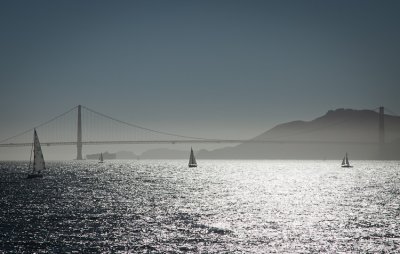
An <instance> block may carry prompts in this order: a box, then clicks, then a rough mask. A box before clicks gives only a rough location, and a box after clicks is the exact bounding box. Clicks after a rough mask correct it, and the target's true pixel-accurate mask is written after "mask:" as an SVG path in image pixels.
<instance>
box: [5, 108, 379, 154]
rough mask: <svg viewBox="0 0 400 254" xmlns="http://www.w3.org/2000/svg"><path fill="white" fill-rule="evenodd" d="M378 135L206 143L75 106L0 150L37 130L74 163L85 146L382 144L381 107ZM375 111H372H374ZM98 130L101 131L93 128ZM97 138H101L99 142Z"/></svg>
mask: <svg viewBox="0 0 400 254" xmlns="http://www.w3.org/2000/svg"><path fill="white" fill-rule="evenodd" d="M377 109H379V119H378V121H377V122H378V125H379V132H378V137H379V138H378V139H377V142H351V141H301V140H287V139H275V140H271V139H268V140H260V139H209V138H202V137H194V136H186V135H180V134H176V133H170V132H164V131H160V130H154V129H150V128H146V127H143V126H139V125H136V124H132V123H129V122H125V121H121V120H119V119H116V118H114V117H111V116H108V115H105V114H103V113H100V112H97V111H95V110H93V109H90V108H88V107H85V106H82V105H78V106H76V107H74V108H72V109H70V110H68V111H66V112H64V113H62V114H60V115H58V116H56V117H54V118H52V119H50V120H48V121H46V122H44V123H42V124H40V125H37V126H36V127H33V128H31V129H29V130H26V131H24V132H21V133H19V134H17V135H14V136H12V137H9V138H7V139H4V140H1V141H0V147H23V146H31V145H32V140H31V139H32V131H33V129H35V128H36V129H37V130H38V132H39V135H40V140H41V144H42V146H65V145H72V146H76V151H77V155H76V159H77V160H82V159H83V157H82V147H83V146H84V145H85V146H86V145H116V144H122V145H127V144H195V143H280V144H282V143H347V144H361V145H362V144H383V143H384V135H385V134H384V116H385V113H384V107H379V108H377ZM375 110H376V109H375ZM99 126H101V130H99V129H98V128H96V127H99ZM98 137H102V138H101V139H99V138H98Z"/></svg>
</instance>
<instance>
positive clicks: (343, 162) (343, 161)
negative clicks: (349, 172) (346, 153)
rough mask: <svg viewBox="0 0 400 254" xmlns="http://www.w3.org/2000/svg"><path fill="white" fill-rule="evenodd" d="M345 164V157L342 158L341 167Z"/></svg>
mask: <svg viewBox="0 0 400 254" xmlns="http://www.w3.org/2000/svg"><path fill="white" fill-rule="evenodd" d="M345 164H346V157H343V160H342V165H345Z"/></svg>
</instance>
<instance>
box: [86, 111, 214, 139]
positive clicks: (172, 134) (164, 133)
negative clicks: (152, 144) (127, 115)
mask: <svg viewBox="0 0 400 254" xmlns="http://www.w3.org/2000/svg"><path fill="white" fill-rule="evenodd" d="M82 107H83V108H85V109H86V110H88V111H90V112H92V113H94V114H97V115H99V116H102V117H105V118H107V119H109V120H113V121H116V122H119V123H122V124H125V125H128V126H130V127H133V128H137V129H142V130H146V131H149V132H153V133H158V134H163V135H168V136H173V137H179V138H190V139H197V140H209V139H207V138H199V137H192V136H185V135H179V134H175V133H170V132H164V131H157V130H153V129H149V128H145V127H142V126H139V125H136V124H131V123H128V122H124V121H121V120H118V119H115V118H113V117H111V116H107V115H105V114H102V113H100V112H97V111H95V110H93V109H90V108H88V107H85V106H82Z"/></svg>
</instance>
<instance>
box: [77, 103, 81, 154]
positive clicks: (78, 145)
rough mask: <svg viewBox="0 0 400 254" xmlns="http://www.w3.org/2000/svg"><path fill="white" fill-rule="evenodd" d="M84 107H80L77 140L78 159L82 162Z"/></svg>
mask: <svg viewBox="0 0 400 254" xmlns="http://www.w3.org/2000/svg"><path fill="white" fill-rule="evenodd" d="M81 111H82V106H81V105H78V135H77V140H76V159H77V160H82V112H81Z"/></svg>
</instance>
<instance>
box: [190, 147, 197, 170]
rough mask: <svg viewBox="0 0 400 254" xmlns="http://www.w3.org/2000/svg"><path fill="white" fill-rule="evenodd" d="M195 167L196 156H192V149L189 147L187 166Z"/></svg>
mask: <svg viewBox="0 0 400 254" xmlns="http://www.w3.org/2000/svg"><path fill="white" fill-rule="evenodd" d="M195 167H197V162H196V158H195V157H194V154H193V149H192V148H190V158H189V168H195Z"/></svg>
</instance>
